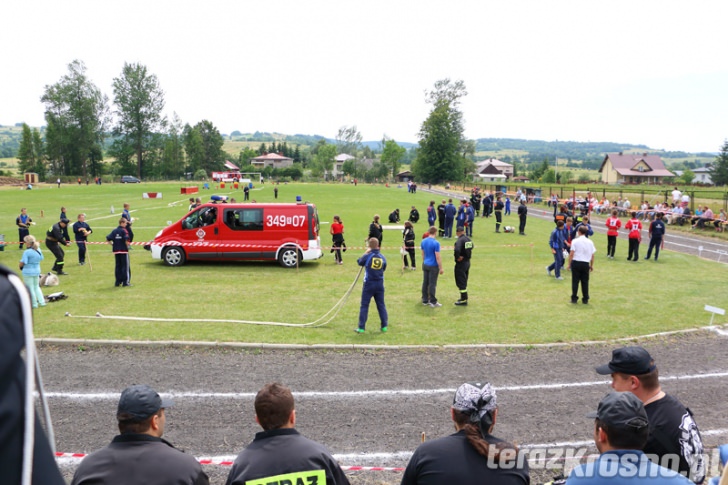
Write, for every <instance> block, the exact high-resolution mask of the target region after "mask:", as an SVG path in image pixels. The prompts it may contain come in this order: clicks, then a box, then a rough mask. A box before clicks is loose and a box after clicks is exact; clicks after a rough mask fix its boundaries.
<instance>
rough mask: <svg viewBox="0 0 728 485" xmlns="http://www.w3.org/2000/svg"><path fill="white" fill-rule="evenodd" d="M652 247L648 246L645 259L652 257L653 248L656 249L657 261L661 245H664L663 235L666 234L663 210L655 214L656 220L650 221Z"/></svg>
mask: <svg viewBox="0 0 728 485" xmlns="http://www.w3.org/2000/svg"><path fill="white" fill-rule="evenodd" d="M648 232H649V234H650V247H649V248H647V256H645V259H650V255H651V254H652V249H653V248H654V250H655V261H657V257H658V256H659V255H660V246H662V237H663V236H664V235H665V221H663V220H662V212H658V213H657V214H655V220H654V221H652V222H651V223H650V229H649V231H648Z"/></svg>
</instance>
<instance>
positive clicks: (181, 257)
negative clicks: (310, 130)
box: [162, 246, 186, 266]
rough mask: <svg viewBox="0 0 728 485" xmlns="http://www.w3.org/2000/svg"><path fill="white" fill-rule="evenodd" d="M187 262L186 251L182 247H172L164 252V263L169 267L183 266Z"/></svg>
mask: <svg viewBox="0 0 728 485" xmlns="http://www.w3.org/2000/svg"><path fill="white" fill-rule="evenodd" d="M185 260H186V257H185V251H184V249H182V247H181V246H170V247H168V248H164V251H162V261H164V264H166V265H167V266H182V265H183V264H185Z"/></svg>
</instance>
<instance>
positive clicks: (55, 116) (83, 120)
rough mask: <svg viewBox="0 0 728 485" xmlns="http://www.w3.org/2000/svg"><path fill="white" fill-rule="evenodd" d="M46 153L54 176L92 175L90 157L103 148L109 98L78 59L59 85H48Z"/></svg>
mask: <svg viewBox="0 0 728 485" xmlns="http://www.w3.org/2000/svg"><path fill="white" fill-rule="evenodd" d="M41 101H42V102H43V104H44V105H45V119H46V125H47V129H46V154H47V155H48V158H49V160H50V163H51V170H52V172H53V174H54V175H79V174H80V175H83V176H84V177H87V176H88V171H87V168H88V166H87V163H88V160H89V157H90V156H92V155H93V154H97V153H99V151H100V147H101V146H102V145H103V140H104V133H105V132H106V131H107V126H108V123H109V111H108V98H107V97H106V96H105V95H103V94H102V93H101V91H100V90H99V89H98V88H97V87H96V85H94V84H93V83H92V82H91V81H89V79H88V78H87V77H86V66H85V65H84V64H83V62H81V61H79V60H75V61H73V62H71V63H70V64H69V65H68V73H67V74H66V75H65V76H63V77H61V80H60V81H58V82H57V83H56V84H53V85H50V86H48V85H47V86H46V87H45V92H44V94H43V96H42V97H41Z"/></svg>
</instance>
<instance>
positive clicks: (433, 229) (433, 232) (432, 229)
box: [427, 226, 437, 235]
mask: <svg viewBox="0 0 728 485" xmlns="http://www.w3.org/2000/svg"><path fill="white" fill-rule="evenodd" d="M427 233H428V234H430V235H435V234H437V228H436V227H435V226H431V227H430V228H429V229H428V230H427Z"/></svg>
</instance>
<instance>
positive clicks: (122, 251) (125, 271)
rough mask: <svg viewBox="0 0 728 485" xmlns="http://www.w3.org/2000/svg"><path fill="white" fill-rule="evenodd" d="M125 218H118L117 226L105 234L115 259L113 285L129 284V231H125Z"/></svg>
mask: <svg viewBox="0 0 728 485" xmlns="http://www.w3.org/2000/svg"><path fill="white" fill-rule="evenodd" d="M126 224H127V222H126V219H125V218H124V217H122V218H120V219H119V227H117V228H116V229H114V230H113V231H111V232H110V233H109V235H108V236H106V240H107V241H108V242H109V244H111V249H112V250H113V252H114V259H115V260H116V268H115V272H114V274H115V276H116V283H115V284H114V286H131V269H130V268H129V266H130V265H129V242H130V241H129V233H128V232H127V231H126Z"/></svg>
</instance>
